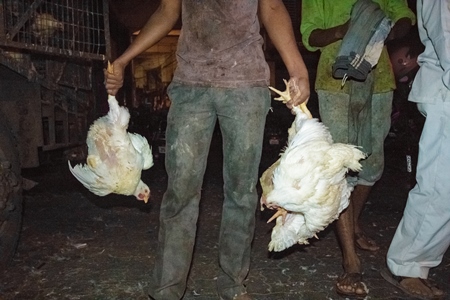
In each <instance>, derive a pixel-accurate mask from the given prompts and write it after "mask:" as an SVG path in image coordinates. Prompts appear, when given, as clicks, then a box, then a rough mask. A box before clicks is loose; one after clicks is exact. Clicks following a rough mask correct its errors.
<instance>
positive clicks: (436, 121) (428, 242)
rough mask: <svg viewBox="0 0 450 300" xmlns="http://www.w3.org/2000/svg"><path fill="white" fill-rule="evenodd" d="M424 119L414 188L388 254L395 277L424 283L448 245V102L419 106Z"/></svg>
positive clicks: (449, 105)
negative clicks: (419, 280)
mask: <svg viewBox="0 0 450 300" xmlns="http://www.w3.org/2000/svg"><path fill="white" fill-rule="evenodd" d="M418 107H419V110H420V111H421V113H422V114H424V115H425V116H426V121H425V125H424V128H423V132H422V135H421V137H420V142H419V157H418V164H417V175H416V179H417V184H416V186H415V187H414V188H413V189H412V190H411V191H410V192H409V195H408V200H407V203H406V207H405V210H404V213H403V218H402V220H401V221H400V224H399V226H398V228H397V230H396V232H395V236H394V238H393V240H392V242H391V245H390V247H389V251H388V253H387V265H388V267H389V269H390V271H391V272H392V273H393V274H394V275H397V276H407V277H420V278H424V279H426V278H427V277H428V271H429V269H430V268H432V267H436V266H437V265H439V264H440V263H441V261H442V257H443V255H444V253H445V252H446V251H447V248H448V247H449V244H450V102H441V103H436V104H428V103H420V104H419V105H418Z"/></svg>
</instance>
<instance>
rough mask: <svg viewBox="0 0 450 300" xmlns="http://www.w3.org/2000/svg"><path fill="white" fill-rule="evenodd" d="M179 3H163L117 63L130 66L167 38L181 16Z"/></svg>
mask: <svg viewBox="0 0 450 300" xmlns="http://www.w3.org/2000/svg"><path fill="white" fill-rule="evenodd" d="M165 2H169V3H165ZM178 2H179V1H162V2H161V4H160V6H159V7H158V9H157V10H156V11H155V13H153V15H152V16H151V17H150V19H149V20H148V21H147V23H146V24H145V25H144V27H143V28H142V29H141V30H140V32H139V34H138V36H137V37H136V39H135V40H134V41H133V42H132V43H131V45H130V46H129V47H128V48H127V50H125V52H124V53H123V54H122V55H121V56H120V57H119V58H117V60H116V62H117V63H120V64H121V65H123V66H126V65H128V63H129V62H130V61H131V60H132V59H133V58H135V57H136V56H137V55H139V54H141V53H142V52H144V51H145V50H147V49H148V48H150V47H152V46H153V45H155V44H156V43H157V42H158V41H160V40H161V39H162V38H163V37H165V36H166V35H167V34H168V33H169V32H170V30H171V29H172V28H173V26H174V25H175V23H176V22H177V20H178V18H179V16H180V10H181V6H180V3H178Z"/></svg>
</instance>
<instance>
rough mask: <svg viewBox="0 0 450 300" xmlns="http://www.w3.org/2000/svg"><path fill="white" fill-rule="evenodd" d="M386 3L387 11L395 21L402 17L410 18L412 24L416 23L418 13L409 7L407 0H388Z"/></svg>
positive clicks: (389, 16)
mask: <svg viewBox="0 0 450 300" xmlns="http://www.w3.org/2000/svg"><path fill="white" fill-rule="evenodd" d="M386 5H387V9H386V11H385V13H386V15H387V16H388V18H389V19H391V20H392V21H393V22H394V23H395V22H397V21H398V20H400V19H402V18H408V19H410V20H411V23H412V25H414V24H415V23H416V15H415V14H414V12H413V11H412V10H411V9H410V8H409V7H408V2H407V1H406V0H388V1H387V4H386Z"/></svg>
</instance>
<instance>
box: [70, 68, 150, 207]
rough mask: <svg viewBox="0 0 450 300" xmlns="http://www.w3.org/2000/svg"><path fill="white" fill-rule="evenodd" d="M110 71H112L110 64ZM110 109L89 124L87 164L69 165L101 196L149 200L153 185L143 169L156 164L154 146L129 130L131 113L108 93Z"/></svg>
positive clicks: (75, 174) (82, 181) (74, 173)
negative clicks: (142, 176)
mask: <svg viewBox="0 0 450 300" xmlns="http://www.w3.org/2000/svg"><path fill="white" fill-rule="evenodd" d="M108 71H109V72H111V70H110V66H108ZM108 104H109V112H108V114H107V115H105V116H103V117H101V118H99V119H97V120H96V121H95V122H94V123H93V124H92V125H91V127H90V128H89V131H88V135H87V139H86V143H87V146H88V156H87V159H86V164H78V165H75V167H73V168H72V166H71V164H70V161H68V163H69V169H70V171H71V173H72V174H73V175H74V176H75V178H77V179H78V181H80V182H81V183H82V184H83V185H84V186H85V187H86V188H87V189H88V190H90V191H91V192H92V193H94V194H96V195H98V196H105V195H108V194H110V193H116V194H121V195H134V196H135V197H136V198H137V199H138V200H143V201H144V202H145V203H147V201H148V199H149V197H150V189H149V187H148V186H147V185H146V184H145V183H144V182H143V181H142V180H141V172H142V170H147V169H149V168H150V167H152V166H153V156H152V149H151V147H150V145H149V144H148V141H147V139H146V138H145V137H143V136H141V135H139V134H135V133H130V132H127V128H128V122H129V119H130V114H129V112H128V109H127V108H125V107H121V106H119V103H118V102H117V100H116V98H115V97H114V96H111V95H109V96H108Z"/></svg>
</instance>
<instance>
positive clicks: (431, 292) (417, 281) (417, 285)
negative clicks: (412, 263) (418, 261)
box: [399, 277, 444, 299]
mask: <svg viewBox="0 0 450 300" xmlns="http://www.w3.org/2000/svg"><path fill="white" fill-rule="evenodd" d="M399 284H400V285H401V286H402V287H403V288H404V289H405V290H407V291H409V293H410V294H413V295H418V296H421V297H426V298H430V299H432V298H433V297H437V298H439V297H441V296H443V295H444V291H443V290H441V289H439V288H438V287H437V286H436V285H433V284H432V283H431V282H430V281H429V280H427V279H422V278H412V277H403V279H401V280H400V281H399Z"/></svg>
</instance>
